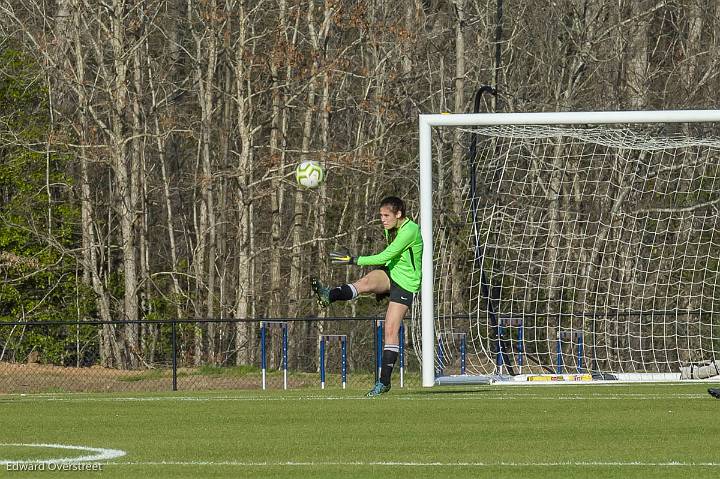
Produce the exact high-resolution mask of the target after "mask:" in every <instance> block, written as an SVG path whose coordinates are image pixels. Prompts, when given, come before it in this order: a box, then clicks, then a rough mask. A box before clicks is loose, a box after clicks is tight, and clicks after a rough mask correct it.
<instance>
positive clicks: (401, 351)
mask: <svg viewBox="0 0 720 479" xmlns="http://www.w3.org/2000/svg"><path fill="white" fill-rule="evenodd" d="M374 324H375V382H378V380H379V379H380V370H381V369H382V352H383V346H384V339H385V335H384V334H383V333H384V332H383V325H384V324H385V320H384V319H379V320H377V321H376V322H375V323H374ZM398 340H399V344H398V363H399V367H400V387H401V388H403V387H405V324H404V323H402V322H401V323H400V331H398Z"/></svg>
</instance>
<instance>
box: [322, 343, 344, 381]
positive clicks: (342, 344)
mask: <svg viewBox="0 0 720 479" xmlns="http://www.w3.org/2000/svg"><path fill="white" fill-rule="evenodd" d="M332 340H338V341H340V347H341V351H342V352H341V354H342V356H341V366H340V368H341V373H342V388H343V389H345V387H346V384H347V335H346V334H321V335H320V389H325V342H326V341H332Z"/></svg>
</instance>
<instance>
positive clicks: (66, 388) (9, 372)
mask: <svg viewBox="0 0 720 479" xmlns="http://www.w3.org/2000/svg"><path fill="white" fill-rule="evenodd" d="M353 379H354V380H353V383H354V384H359V383H360V382H362V383H363V385H365V383H367V384H368V385H371V379H370V378H369V377H368V378H365V377H364V376H360V375H357V376H355V378H353ZM328 383H329V384H333V385H337V384H339V383H340V381H339V378H335V377H334V376H333V377H328ZM336 383H337V384H336ZM266 384H267V387H268V389H282V387H283V376H282V373H281V372H279V371H273V372H271V373H270V374H268V377H267V380H266ZM261 387H262V376H261V373H260V372H259V371H257V372H252V373H244V374H242V375H238V374H234V373H233V370H232V369H228V370H227V372H226V371H224V370H223V368H218V369H217V370H214V372H211V373H207V372H204V371H203V370H202V369H201V368H198V369H195V368H180V369H178V372H177V389H178V390H179V391H208V390H217V389H260V388H261ZM288 387H289V388H291V389H298V388H307V387H312V388H317V387H319V377H318V375H317V374H312V373H293V374H291V375H290V376H289V377H288ZM333 387H334V386H333ZM126 391H134V392H159V391H172V370H171V369H170V368H167V369H143V370H119V369H111V368H104V367H101V366H93V367H89V368H70V367H62V366H52V365H47V364H17V363H7V362H0V394H8V393H48V392H126Z"/></svg>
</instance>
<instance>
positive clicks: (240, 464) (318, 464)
mask: <svg viewBox="0 0 720 479" xmlns="http://www.w3.org/2000/svg"><path fill="white" fill-rule="evenodd" d="M104 465H107V466H207V467H212V466H236V467H333V466H335V467H344V466H347V467H357V466H385V467H544V468H547V467H718V466H720V462H676V461H671V462H639V461H629V462H621V461H559V462H537V463H535V462H502V461H501V462H397V461H389V462H386V461H347V462H341V461H321V462H305V461H297V462H296V461H286V462H252V461H137V462H136V461H126V462H110V463H106V464H104Z"/></svg>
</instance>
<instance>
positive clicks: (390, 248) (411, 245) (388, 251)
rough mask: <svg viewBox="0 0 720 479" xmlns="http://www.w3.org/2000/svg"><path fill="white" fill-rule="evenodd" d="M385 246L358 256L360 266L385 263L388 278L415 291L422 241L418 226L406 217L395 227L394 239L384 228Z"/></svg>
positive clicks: (418, 285) (404, 287)
mask: <svg viewBox="0 0 720 479" xmlns="http://www.w3.org/2000/svg"><path fill="white" fill-rule="evenodd" d="M385 239H386V241H387V242H388V245H387V247H386V248H385V249H384V250H383V251H382V252H381V253H378V254H374V255H372V256H358V258H357V264H358V265H360V266H371V265H385V267H386V268H387V269H388V271H389V272H390V278H391V279H392V280H393V281H395V283H397V284H398V285H399V286H400V287H401V288H403V289H405V290H407V291H410V292H412V293H417V292H418V291H419V290H420V280H421V279H422V271H421V263H422V251H423V241H422V236H420V227H419V226H418V225H417V223H415V222H414V221H412V220H410V218H406V219H405V221H403V223H402V224H401V225H400V226H398V228H397V235H395V239H393V240H392V241H391V240H390V232H389V231H388V230H385Z"/></svg>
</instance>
